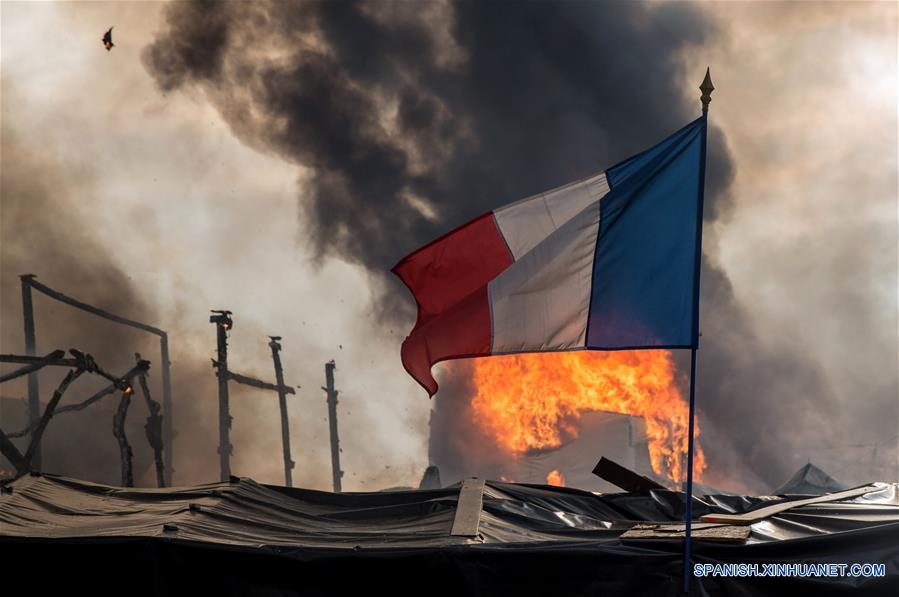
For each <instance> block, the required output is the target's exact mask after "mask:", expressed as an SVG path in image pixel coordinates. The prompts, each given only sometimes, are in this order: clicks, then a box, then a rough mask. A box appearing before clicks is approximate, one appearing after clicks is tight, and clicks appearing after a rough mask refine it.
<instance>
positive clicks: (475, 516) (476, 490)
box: [450, 477, 484, 537]
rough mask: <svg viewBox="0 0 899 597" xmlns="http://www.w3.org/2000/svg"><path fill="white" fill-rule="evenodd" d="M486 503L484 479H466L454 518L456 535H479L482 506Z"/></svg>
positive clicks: (463, 482) (460, 492)
mask: <svg viewBox="0 0 899 597" xmlns="http://www.w3.org/2000/svg"><path fill="white" fill-rule="evenodd" d="M483 505H484V480H483V479H476V478H474V477H472V478H471V479H465V480H464V481H462V487H461V488H460V489H459V501H458V503H457V504H456V516H455V518H453V529H452V531H450V535H452V536H454V537H477V536H478V526H479V525H480V524H481V508H482V507H483Z"/></svg>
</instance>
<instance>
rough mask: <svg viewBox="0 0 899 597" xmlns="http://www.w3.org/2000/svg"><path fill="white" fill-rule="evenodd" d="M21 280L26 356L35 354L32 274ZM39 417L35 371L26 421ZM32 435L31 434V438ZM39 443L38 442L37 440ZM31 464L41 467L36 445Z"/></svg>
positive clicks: (27, 464)
mask: <svg viewBox="0 0 899 597" xmlns="http://www.w3.org/2000/svg"><path fill="white" fill-rule="evenodd" d="M19 279H20V280H21V281H22V320H23V321H24V323H25V354H26V355H28V356H31V357H33V356H36V355H37V339H36V335H35V330H34V305H33V304H32V302H31V285H32V283H33V281H34V280H33V279H34V274H25V275H23V276H20V277H19ZM40 418H41V403H40V390H39V388H38V382H37V371H34V372H32V373H29V374H28V421H29V423H31V424H32V425H34V424H36V423H37V422H38V420H40ZM33 439H34V436H33V435H32V440H33ZM38 443H40V442H38ZM32 463H33V465H34V466H35V467H36V468H37V469H38V470H40V468H41V450H40V447H39V446H38V447H37V448H36V450H35V452H34V453H33V454H31V457H30V459H29V461H28V462H26V466H30V465H31V464H32Z"/></svg>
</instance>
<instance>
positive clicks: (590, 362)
mask: <svg viewBox="0 0 899 597" xmlns="http://www.w3.org/2000/svg"><path fill="white" fill-rule="evenodd" d="M448 370H449V375H448V378H449V379H450V381H449V383H448V384H446V389H445V394H441V395H440V396H438V397H437V405H436V407H435V410H434V412H433V414H432V420H431V431H432V436H431V459H432V460H433V461H434V462H435V463H436V464H437V465H438V466H440V467H441V470H442V471H446V473H447V478H449V479H458V478H460V477H461V476H465V475H466V474H479V475H484V476H487V477H491V478H505V479H509V480H514V481H525V482H531V483H544V482H546V481H547V475H548V474H550V473H551V472H552V471H556V474H555V475H554V482H556V483H560V482H561V479H562V478H566V477H567V478H569V479H570V480H571V481H572V482H573V485H574V486H576V487H580V488H582V489H596V490H608V489H610V487H609V486H606V485H602V484H601V483H599V482H598V481H597V480H596V478H595V477H593V476H592V475H590V471H591V470H592V467H593V464H595V457H596V455H598V454H609V455H611V456H613V457H615V458H616V459H617V460H619V461H622V462H626V463H627V464H628V466H630V467H632V468H634V469H636V470H638V471H640V472H641V473H642V474H648V475H653V476H655V477H657V478H658V479H659V480H660V481H662V482H663V483H667V484H668V485H669V486H672V487H677V486H678V485H679V483H680V482H681V480H682V479H683V478H684V471H685V454H686V443H687V403H686V401H685V400H684V396H683V393H682V389H681V388H682V383H683V380H679V379H678V378H677V375H676V368H675V364H674V360H673V357H672V354H671V353H670V352H669V351H667V350H653V351H631V352H590V351H585V352H570V353H560V354H541V353H537V354H522V355H514V356H502V357H491V358H489V359H481V360H476V361H470V362H460V361H455V362H451V363H449V367H448ZM460 380H461V381H460ZM698 434H699V431H698V430H697V435H698ZM704 469H705V455H704V453H703V451H702V448H701V447H699V448H697V451H696V460H695V466H694V471H695V474H696V478H697V480H701V479H702V472H703V470H704Z"/></svg>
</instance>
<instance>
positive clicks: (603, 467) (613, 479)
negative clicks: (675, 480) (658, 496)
mask: <svg viewBox="0 0 899 597" xmlns="http://www.w3.org/2000/svg"><path fill="white" fill-rule="evenodd" d="M593 474H594V475H596V476H597V477H599V478H600V479H605V480H606V481H608V482H609V483H611V484H612V485H615V486H616V487H620V488H621V489H623V490H625V491H634V492H641V491H650V490H652V489H665V487H663V486H661V485H659V484H658V483H656V482H655V481H653V480H652V479H650V478H648V477H644V476H643V475H638V474H637V473H635V472H634V471H632V470H630V469H627V468H625V467H623V466H621V465H620V464H618V463H617V462H614V461H612V460H609V459H608V458H606V457H605V456H603V457H602V458H600V459H599V462H597V463H596V466H595V467H594V468H593Z"/></svg>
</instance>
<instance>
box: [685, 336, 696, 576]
mask: <svg viewBox="0 0 899 597" xmlns="http://www.w3.org/2000/svg"><path fill="white" fill-rule="evenodd" d="M695 403H696V349H695V348H693V349H691V350H690V424H689V430H688V431H687V434H688V435H687V509H686V513H685V514H684V518H685V522H686V523H687V528H686V533H685V537H684V593H689V592H690V579H691V578H692V576H693V570H692V566H691V558H692V553H693V536H692V531H693V414H694V409H695Z"/></svg>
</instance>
